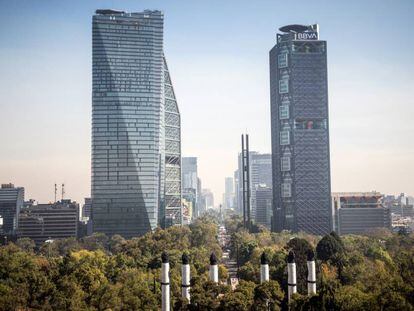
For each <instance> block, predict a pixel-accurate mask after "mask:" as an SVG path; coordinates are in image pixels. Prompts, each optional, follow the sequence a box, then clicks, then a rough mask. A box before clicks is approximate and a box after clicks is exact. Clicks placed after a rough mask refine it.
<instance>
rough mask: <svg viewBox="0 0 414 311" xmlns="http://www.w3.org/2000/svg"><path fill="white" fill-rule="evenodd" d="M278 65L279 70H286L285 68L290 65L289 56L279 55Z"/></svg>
mask: <svg viewBox="0 0 414 311" xmlns="http://www.w3.org/2000/svg"><path fill="white" fill-rule="evenodd" d="M277 63H278V66H279V68H285V67H287V65H288V57H287V54H286V53H284V54H279V55H278V56H277Z"/></svg>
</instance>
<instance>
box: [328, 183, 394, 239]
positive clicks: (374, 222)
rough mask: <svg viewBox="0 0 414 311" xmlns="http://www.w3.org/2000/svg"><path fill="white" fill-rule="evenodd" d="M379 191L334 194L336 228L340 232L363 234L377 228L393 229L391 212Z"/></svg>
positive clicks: (333, 204)
mask: <svg viewBox="0 0 414 311" xmlns="http://www.w3.org/2000/svg"><path fill="white" fill-rule="evenodd" d="M382 198H383V195H382V194H380V193H379V192H375V191H373V192H341V193H333V194H332V206H333V207H334V221H333V223H334V229H335V231H336V232H337V233H338V234H361V233H364V232H366V231H368V230H372V229H376V228H386V229H391V212H390V209H389V208H388V207H384V206H383V204H382Z"/></svg>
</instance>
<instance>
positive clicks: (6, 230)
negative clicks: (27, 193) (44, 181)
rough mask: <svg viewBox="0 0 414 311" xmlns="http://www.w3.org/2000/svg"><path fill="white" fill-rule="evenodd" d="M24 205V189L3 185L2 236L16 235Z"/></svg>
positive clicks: (0, 205) (0, 192) (0, 196)
mask: <svg viewBox="0 0 414 311" xmlns="http://www.w3.org/2000/svg"><path fill="white" fill-rule="evenodd" d="M23 204H24V188H23V187H15V186H14V185H13V184H2V185H1V188H0V218H1V220H2V225H1V226H0V234H5V235H14V234H15V233H16V229H17V228H18V225H19V213H20V209H21V208H22V207H23Z"/></svg>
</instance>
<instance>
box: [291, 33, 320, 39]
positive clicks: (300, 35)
mask: <svg viewBox="0 0 414 311" xmlns="http://www.w3.org/2000/svg"><path fill="white" fill-rule="evenodd" d="M296 39H297V40H318V33H317V32H314V31H312V32H299V33H297V34H296Z"/></svg>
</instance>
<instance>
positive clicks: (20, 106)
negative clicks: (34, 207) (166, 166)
mask: <svg viewBox="0 0 414 311" xmlns="http://www.w3.org/2000/svg"><path fill="white" fill-rule="evenodd" d="M97 8H114V9H121V10H126V11H130V12H133V11H141V10H144V9H160V10H163V11H164V13H165V36H164V39H165V53H166V56H167V60H168V63H169V69H170V71H171V75H172V79H173V83H174V86H175V91H176V94H177V97H178V100H179V106H180V110H181V114H182V126H183V131H182V136H183V155H188V156H198V157H199V174H200V176H201V178H202V180H203V186H204V187H206V188H211V189H212V190H213V191H214V194H215V196H216V200H220V199H221V193H222V192H223V190H224V177H225V176H232V174H233V171H234V169H235V168H236V157H237V152H238V150H239V141H240V137H239V135H240V134H241V132H242V131H246V130H247V131H248V132H249V133H250V136H251V148H252V149H254V150H258V151H262V152H270V116H269V113H270V104H269V73H268V51H269V50H270V48H271V47H272V46H273V45H274V44H275V36H276V31H277V29H278V28H279V27H280V26H283V25H286V24H290V23H302V24H310V23H315V22H317V23H319V24H320V29H321V32H320V37H321V39H324V40H327V41H328V72H329V100H330V130H331V133H330V135H331V137H330V141H331V173H332V189H333V190H334V191H369V190H374V189H375V190H378V191H381V192H384V193H399V192H408V193H411V194H414V178H413V176H414V162H413V160H412V159H413V158H414V157H413V156H414V147H413V146H414V144H413V139H414V122H413V121H412V118H413V116H414V99H413V98H414V97H413V96H412V92H413V87H414V78H413V73H414V70H413V69H414V68H413V67H414V66H413V64H412V58H413V57H412V56H413V51H414V35H413V27H412V17H413V16H414V2H413V1H411V0H409V1H312V3H310V1H275V0H274V1H240V0H239V1H232V0H225V1H223V0H221V1H211V0H209V1H194V0H193V1H154V0H152V1H105V0H100V1H92V0H91V1H48V0H43V1H40V0H39V1H35V0H29V1H19V0H10V1H5V0H1V1H0V14H1V18H0V39H1V41H0V42H1V44H0V69H1V71H0V131H1V133H2V135H0V181H1V182H9V181H11V182H14V183H15V184H18V185H21V186H25V187H26V193H27V195H26V196H27V197H32V198H35V199H37V200H40V201H43V202H44V201H49V200H52V198H53V184H54V183H55V182H58V183H61V182H65V183H66V188H67V190H66V192H67V194H68V196H70V197H72V198H75V199H76V200H78V201H79V200H81V199H82V198H83V197H84V196H88V195H89V191H90V120H91V16H92V14H93V12H94V11H95V10H96V9H97Z"/></svg>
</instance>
